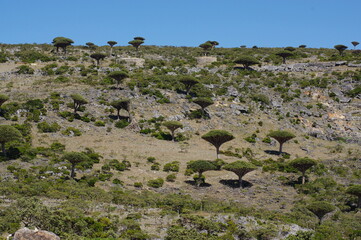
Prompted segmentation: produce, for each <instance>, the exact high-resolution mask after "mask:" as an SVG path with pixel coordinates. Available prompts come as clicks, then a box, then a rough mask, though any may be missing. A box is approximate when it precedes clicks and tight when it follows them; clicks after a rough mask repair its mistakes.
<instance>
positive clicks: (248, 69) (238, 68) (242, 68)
mask: <svg viewBox="0 0 361 240" xmlns="http://www.w3.org/2000/svg"><path fill="white" fill-rule="evenodd" d="M233 69H234V70H242V71H256V70H254V69H253V68H251V67H233Z"/></svg>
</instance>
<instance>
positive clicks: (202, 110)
mask: <svg viewBox="0 0 361 240" xmlns="http://www.w3.org/2000/svg"><path fill="white" fill-rule="evenodd" d="M201 113H202V118H203V119H204V118H205V111H204V108H201Z"/></svg>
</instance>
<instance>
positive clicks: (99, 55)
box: [90, 53, 107, 67]
mask: <svg viewBox="0 0 361 240" xmlns="http://www.w3.org/2000/svg"><path fill="white" fill-rule="evenodd" d="M106 56H107V55H105V54H104V53H93V54H92V55H90V57H91V58H94V59H95V60H96V61H97V66H98V67H99V64H100V60H103V59H104V58H106Z"/></svg>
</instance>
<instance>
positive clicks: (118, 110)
mask: <svg viewBox="0 0 361 240" xmlns="http://www.w3.org/2000/svg"><path fill="white" fill-rule="evenodd" d="M119 112H120V109H117V117H118V120H119V119H120V115H119Z"/></svg>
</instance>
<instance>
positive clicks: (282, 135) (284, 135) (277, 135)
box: [268, 130, 296, 154]
mask: <svg viewBox="0 0 361 240" xmlns="http://www.w3.org/2000/svg"><path fill="white" fill-rule="evenodd" d="M268 136H269V137H271V138H274V139H276V140H277V142H279V144H280V149H279V152H280V154H281V153H282V146H283V144H284V143H285V142H287V141H288V140H291V139H292V138H294V137H296V136H295V135H294V134H293V133H290V132H288V131H281V130H278V131H272V132H270V133H269V134H268Z"/></svg>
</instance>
